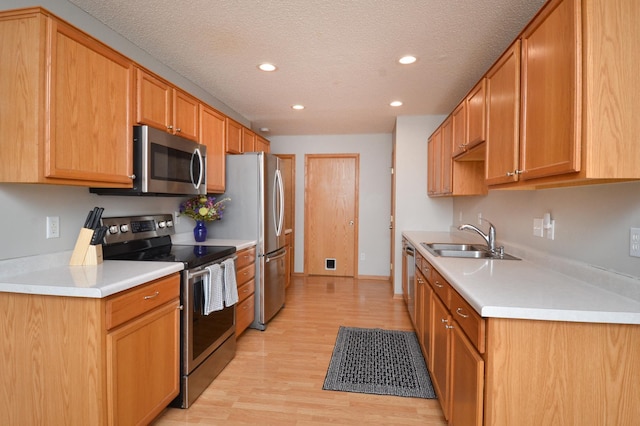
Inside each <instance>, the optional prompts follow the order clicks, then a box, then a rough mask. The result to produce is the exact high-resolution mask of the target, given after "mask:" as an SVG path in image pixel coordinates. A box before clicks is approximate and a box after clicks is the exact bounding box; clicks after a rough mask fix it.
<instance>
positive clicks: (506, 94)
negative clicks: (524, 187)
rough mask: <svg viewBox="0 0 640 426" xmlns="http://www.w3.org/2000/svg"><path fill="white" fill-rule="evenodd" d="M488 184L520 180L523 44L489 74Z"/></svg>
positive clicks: (499, 61) (506, 54) (500, 61)
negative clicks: (521, 55)
mask: <svg viewBox="0 0 640 426" xmlns="http://www.w3.org/2000/svg"><path fill="white" fill-rule="evenodd" d="M487 123H488V125H487V127H488V132H487V133H488V135H487V155H486V181H487V185H495V184H500V183H508V182H515V181H516V180H518V176H519V175H518V174H517V173H516V170H517V169H518V161H519V144H520V138H519V129H520V126H519V123H520V41H519V40H517V41H516V42H515V43H514V44H513V45H512V46H511V47H510V48H509V49H508V50H507V51H506V52H505V54H504V55H502V57H501V58H500V59H499V60H498V62H496V64H495V65H494V66H493V67H492V68H491V69H490V70H489V72H488V73H487Z"/></svg>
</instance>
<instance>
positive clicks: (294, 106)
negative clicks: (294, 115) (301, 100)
mask: <svg viewBox="0 0 640 426" xmlns="http://www.w3.org/2000/svg"><path fill="white" fill-rule="evenodd" d="M291 108H293V109H304V105H292V106H291Z"/></svg>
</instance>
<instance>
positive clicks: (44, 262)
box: [0, 233, 256, 298]
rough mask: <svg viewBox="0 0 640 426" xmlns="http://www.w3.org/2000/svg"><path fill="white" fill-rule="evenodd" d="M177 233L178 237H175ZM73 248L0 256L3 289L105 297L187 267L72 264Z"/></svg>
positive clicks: (213, 242)
mask: <svg viewBox="0 0 640 426" xmlns="http://www.w3.org/2000/svg"><path fill="white" fill-rule="evenodd" d="M174 237H175V239H174ZM172 242H173V243H174V244H176V245H195V244H196V243H195V241H194V240H193V234H192V233H184V234H176V235H174V236H172ZM198 244H200V245H210V246H235V247H236V250H242V249H244V248H248V247H253V246H255V245H256V242H255V241H250V240H221V239H210V240H207V241H205V242H204V243H198ZM70 258H71V251H68V252H62V253H54V254H48V255H39V256H28V257H22V258H18V259H9V260H0V292H7V293H26V294H41V295H50V296H72V297H91V298H102V297H107V296H110V295H112V294H115V293H119V292H121V291H124V290H128V289H130V288H133V287H135V286H138V285H141V284H144V283H147V282H149V281H153V280H155V279H158V278H162V277H164V276H167V275H169V274H172V273H174V272H178V271H181V270H183V269H184V265H183V264H182V263H177V262H142V261H130V260H105V261H104V262H103V263H101V264H100V265H95V266H70V265H69V259H70Z"/></svg>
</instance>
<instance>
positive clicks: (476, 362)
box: [450, 322, 484, 426]
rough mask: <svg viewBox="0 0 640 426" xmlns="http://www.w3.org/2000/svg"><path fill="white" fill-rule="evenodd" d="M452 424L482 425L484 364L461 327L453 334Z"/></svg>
mask: <svg viewBox="0 0 640 426" xmlns="http://www.w3.org/2000/svg"><path fill="white" fill-rule="evenodd" d="M451 335H452V338H451V419H450V424H452V425H465V426H466V425H469V426H472V425H475V426H481V425H482V420H483V419H482V413H483V397H484V394H483V392H484V361H483V360H482V357H481V356H480V354H478V352H477V351H476V350H475V348H474V347H473V345H472V344H471V342H470V341H469V340H468V339H467V337H466V336H465V335H464V333H463V332H462V329H461V328H460V327H459V325H458V324H457V323H456V322H454V323H453V332H452V333H451Z"/></svg>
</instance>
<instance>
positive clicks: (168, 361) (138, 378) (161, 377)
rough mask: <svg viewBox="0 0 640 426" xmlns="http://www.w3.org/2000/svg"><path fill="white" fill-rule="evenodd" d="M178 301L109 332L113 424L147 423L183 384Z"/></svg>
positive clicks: (108, 371) (108, 393) (108, 365)
mask: <svg viewBox="0 0 640 426" xmlns="http://www.w3.org/2000/svg"><path fill="white" fill-rule="evenodd" d="M178 306H179V300H178V299H176V300H175V301H173V302H171V303H168V304H166V305H163V306H162V307H160V308H157V309H155V310H153V311H151V312H149V313H148V314H146V315H143V316H141V317H138V318H137V319H135V320H132V321H130V322H128V323H126V324H124V325H123V326H122V327H119V328H116V329H114V331H113V332H111V333H108V334H107V377H108V378H109V380H110V381H109V386H108V389H107V404H108V407H109V416H110V418H109V424H148V423H150V422H151V420H153V419H154V418H155V417H156V416H157V415H158V414H159V413H160V412H161V411H162V410H164V409H165V407H166V406H167V405H168V404H169V403H170V402H171V401H172V400H173V398H175V397H176V396H177V395H178V392H179V388H180V372H179V365H180V334H179V332H180V316H179V313H180V310H179V309H178Z"/></svg>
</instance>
